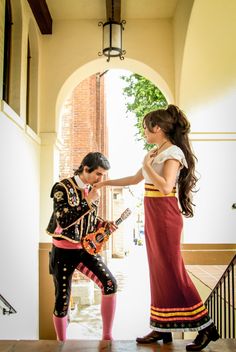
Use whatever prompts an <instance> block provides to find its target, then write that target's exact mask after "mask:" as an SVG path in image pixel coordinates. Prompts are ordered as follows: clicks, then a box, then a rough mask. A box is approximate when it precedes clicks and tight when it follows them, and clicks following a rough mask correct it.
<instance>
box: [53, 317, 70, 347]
mask: <svg viewBox="0 0 236 352" xmlns="http://www.w3.org/2000/svg"><path fill="white" fill-rule="evenodd" d="M53 324H54V328H55V331H56V334H57V340H58V341H65V340H66V328H67V315H66V316H65V317H63V318H58V317H56V316H55V315H54V314H53Z"/></svg>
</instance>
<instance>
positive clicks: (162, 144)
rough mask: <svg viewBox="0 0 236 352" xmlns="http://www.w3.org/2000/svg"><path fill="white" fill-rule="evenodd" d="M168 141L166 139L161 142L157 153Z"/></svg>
mask: <svg viewBox="0 0 236 352" xmlns="http://www.w3.org/2000/svg"><path fill="white" fill-rule="evenodd" d="M167 142H168V141H167V140H165V141H164V142H163V143H161V145H160V146H158V148H157V153H159V151H160V149H161V148H162V147H163V146H164V145H165V144H166V143H167Z"/></svg>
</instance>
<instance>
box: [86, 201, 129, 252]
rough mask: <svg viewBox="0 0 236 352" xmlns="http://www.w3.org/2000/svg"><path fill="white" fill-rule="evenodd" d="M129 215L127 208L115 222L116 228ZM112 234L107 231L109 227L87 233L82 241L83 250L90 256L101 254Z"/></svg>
mask: <svg viewBox="0 0 236 352" xmlns="http://www.w3.org/2000/svg"><path fill="white" fill-rule="evenodd" d="M130 214H131V210H130V209H129V208H127V209H126V210H125V211H124V212H123V213H122V214H121V216H120V217H119V219H117V220H116V221H115V224H116V225H117V226H118V225H120V224H121V223H122V221H124V220H125V219H126V218H127V217H128V216H129V215H130ZM111 234H112V232H111V231H110V230H109V226H107V227H106V226H105V227H100V228H99V229H98V230H97V231H96V232H92V233H88V234H87V235H86V236H85V237H84V238H83V239H82V246H83V248H84V249H85V250H86V251H87V252H88V253H89V254H92V255H95V254H97V253H98V252H101V250H102V247H103V245H104V243H105V242H106V241H108V239H109V237H110V235H111Z"/></svg>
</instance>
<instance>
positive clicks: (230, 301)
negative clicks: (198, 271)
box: [205, 255, 236, 338]
mask: <svg viewBox="0 0 236 352" xmlns="http://www.w3.org/2000/svg"><path fill="white" fill-rule="evenodd" d="M235 263H236V255H235V256H234V257H233V259H232V260H231V262H230V264H229V265H228V267H227V268H226V270H225V272H224V273H223V275H222V276H221V278H220V279H219V281H218V282H217V284H216V286H215V287H214V289H213V290H212V292H211V293H210V295H209V296H208V297H207V299H206V301H205V305H206V307H207V309H208V312H209V315H210V317H211V318H212V320H213V321H214V324H215V325H216V327H217V330H218V332H219V334H220V336H221V338H235V336H236V332H235V327H236V323H235V318H236V312H235V310H236V308H235V306H236V304H235V274H236V273H235Z"/></svg>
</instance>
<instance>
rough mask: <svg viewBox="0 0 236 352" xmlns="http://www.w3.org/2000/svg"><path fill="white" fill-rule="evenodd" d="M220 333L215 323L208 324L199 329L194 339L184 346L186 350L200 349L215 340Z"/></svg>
mask: <svg viewBox="0 0 236 352" xmlns="http://www.w3.org/2000/svg"><path fill="white" fill-rule="evenodd" d="M219 337H220V335H219V334H218V331H217V330H216V327H215V325H213V324H212V325H210V326H208V327H207V328H206V329H204V330H201V331H199V333H198V335H197V337H196V338H195V340H194V341H193V342H192V343H190V344H188V345H187V346H186V350H187V351H201V350H202V349H203V348H205V347H206V346H207V345H208V344H209V343H210V342H211V341H216V340H218V338H219Z"/></svg>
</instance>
